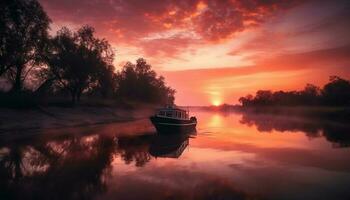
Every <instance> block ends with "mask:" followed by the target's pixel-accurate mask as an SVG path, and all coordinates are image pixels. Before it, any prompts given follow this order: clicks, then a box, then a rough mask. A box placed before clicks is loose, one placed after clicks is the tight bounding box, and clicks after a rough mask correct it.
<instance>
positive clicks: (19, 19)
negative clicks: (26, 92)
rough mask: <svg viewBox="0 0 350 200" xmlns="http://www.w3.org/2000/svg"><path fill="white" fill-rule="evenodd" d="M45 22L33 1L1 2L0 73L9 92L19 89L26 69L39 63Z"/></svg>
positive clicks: (42, 52)
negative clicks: (10, 86)
mask: <svg viewBox="0 0 350 200" xmlns="http://www.w3.org/2000/svg"><path fill="white" fill-rule="evenodd" d="M49 24H50V19H49V17H48V16H47V15H46V13H45V11H44V10H43V8H42V7H41V5H40V4H39V3H38V2H37V1H36V0H3V1H1V3H0V38H1V40H0V76H1V75H3V74H5V73H6V75H7V77H8V78H9V79H10V80H11V82H12V91H14V92H19V91H21V90H22V89H23V82H24V80H25V79H26V78H27V76H28V74H29V73H30V71H31V70H32V69H33V67H35V66H38V65H40V64H41V63H42V61H43V54H44V52H45V49H46V45H47V44H48V43H47V41H48V28H49Z"/></svg>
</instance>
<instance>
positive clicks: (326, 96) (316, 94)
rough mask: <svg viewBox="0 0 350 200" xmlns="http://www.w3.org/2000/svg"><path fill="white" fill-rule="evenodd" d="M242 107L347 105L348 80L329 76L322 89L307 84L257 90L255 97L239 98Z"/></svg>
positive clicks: (349, 101)
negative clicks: (296, 88) (294, 88)
mask: <svg viewBox="0 0 350 200" xmlns="http://www.w3.org/2000/svg"><path fill="white" fill-rule="evenodd" d="M239 102H240V103H241V105H242V106H244V107H249V106H272V105H282V106H305V105H308V106H319V105H327V106H347V105H350V81H348V80H345V79H342V78H340V77H338V76H331V77H330V82H329V83H327V84H326V85H325V86H324V87H323V88H322V89H320V88H319V87H317V86H315V85H312V84H307V85H306V86H305V88H304V90H301V91H287V92H285V91H277V92H271V91H269V90H258V91H257V92H256V95H255V97H254V96H252V95H247V96H246V97H241V98H239Z"/></svg>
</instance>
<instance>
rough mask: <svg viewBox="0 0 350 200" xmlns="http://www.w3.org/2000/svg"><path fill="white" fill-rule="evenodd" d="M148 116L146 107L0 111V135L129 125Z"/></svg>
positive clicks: (39, 108) (52, 108) (150, 111)
mask: <svg viewBox="0 0 350 200" xmlns="http://www.w3.org/2000/svg"><path fill="white" fill-rule="evenodd" d="M151 114H153V108H148V107H141V108H133V109H122V108H116V107H93V106H79V107H73V108H65V107H54V106H52V107H38V108H36V109H26V110H17V109H10V108H0V134H2V133H7V132H24V131H32V130H36V129H61V128H70V127H84V126H92V125H102V124H110V123H121V122H129V121H136V120H140V119H146V118H148V117H149V116H150V115H151Z"/></svg>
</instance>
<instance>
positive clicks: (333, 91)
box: [322, 76, 350, 106]
mask: <svg viewBox="0 0 350 200" xmlns="http://www.w3.org/2000/svg"><path fill="white" fill-rule="evenodd" d="M329 81H330V82H329V83H327V84H326V85H325V86H324V87H323V89H322V96H323V100H324V103H325V104H327V105H337V106H344V105H350V82H349V81H348V80H345V79H342V78H340V77H338V76H331V77H329Z"/></svg>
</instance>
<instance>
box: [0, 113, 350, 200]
mask: <svg viewBox="0 0 350 200" xmlns="http://www.w3.org/2000/svg"><path fill="white" fill-rule="evenodd" d="M193 114H194V115H195V116H196V117H197V119H198V125H197V132H196V133H193V134H189V135H170V136H166V135H157V134H156V133H155V131H154V129H153V127H152V126H151V124H150V123H149V121H148V120H138V121H135V122H126V123H119V124H117V123H116V124H108V125H99V126H91V127H77V128H71V129H57V130H36V132H37V134H30V135H31V136H28V137H22V138H19V137H16V138H8V137H7V136H6V135H2V136H1V137H2V138H1V142H0V176H1V178H0V188H1V189H0V197H2V199H349V198H350V192H349V190H348V186H349V185H350V156H349V153H350V127H349V126H347V125H344V124H337V123H334V122H333V123H332V122H325V121H320V120H312V119H305V118H302V117H288V116H277V115H265V114H259V115H257V114H252V113H241V114H236V113H226V114H225V113H219V112H217V113H216V112H204V111H195V112H193ZM28 135H29V134H28Z"/></svg>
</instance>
